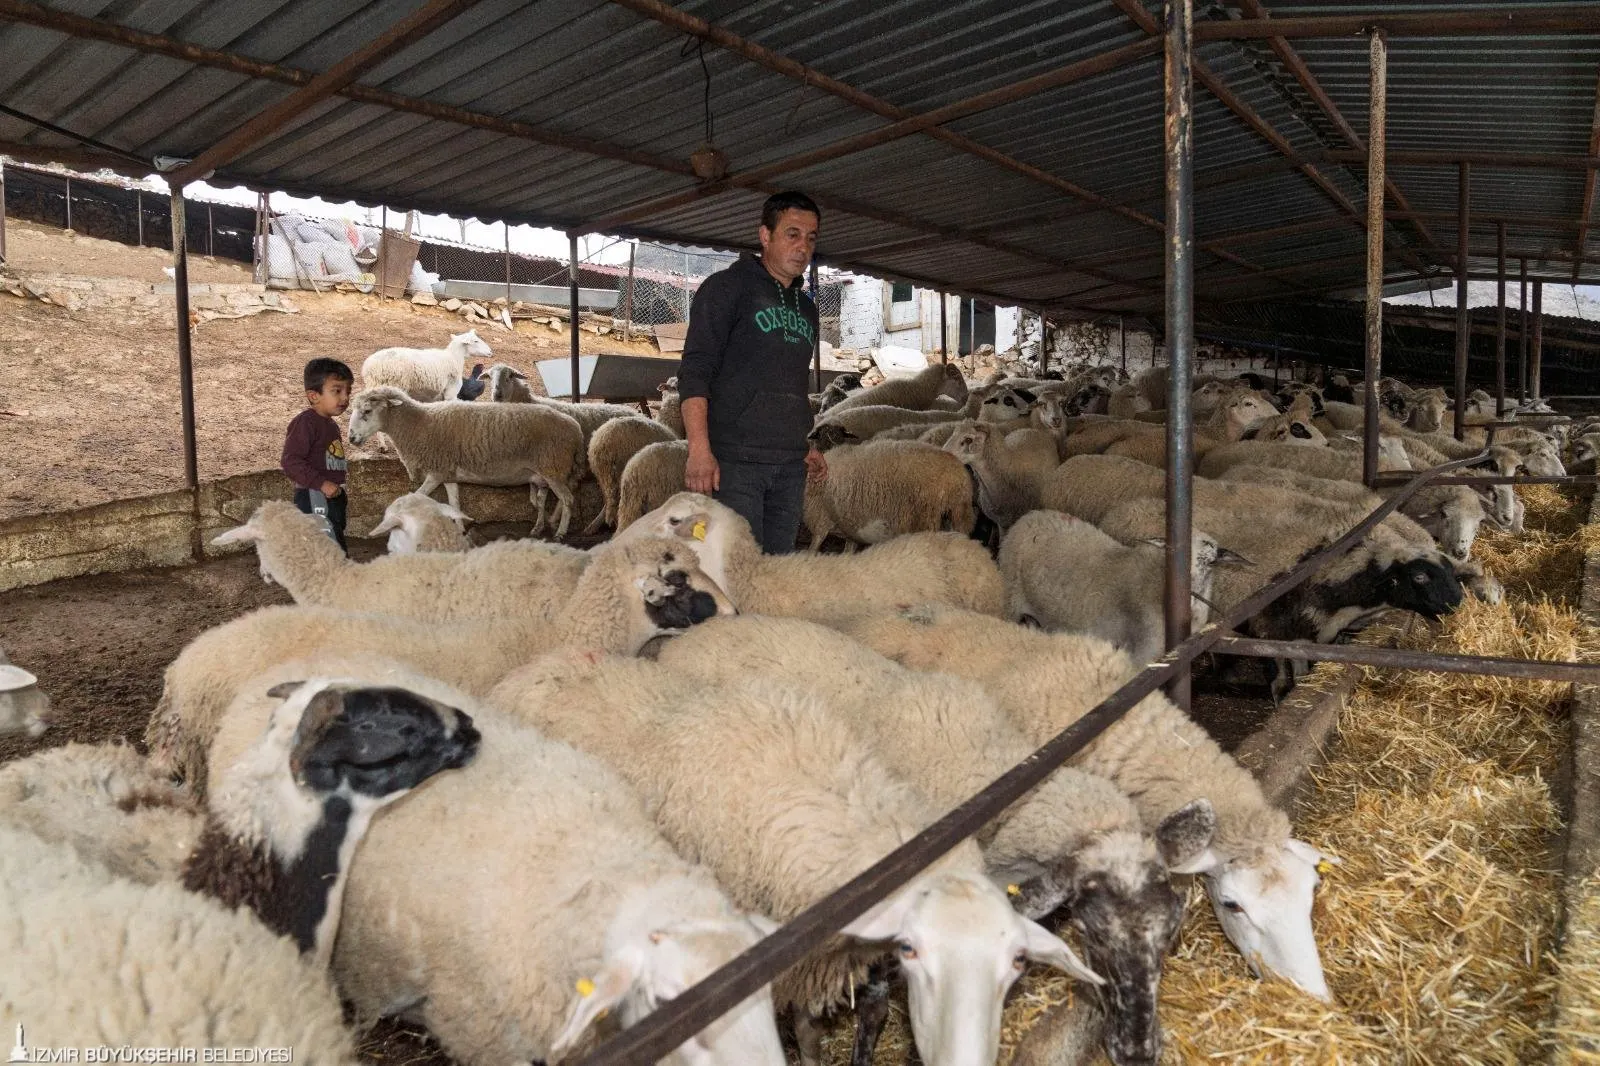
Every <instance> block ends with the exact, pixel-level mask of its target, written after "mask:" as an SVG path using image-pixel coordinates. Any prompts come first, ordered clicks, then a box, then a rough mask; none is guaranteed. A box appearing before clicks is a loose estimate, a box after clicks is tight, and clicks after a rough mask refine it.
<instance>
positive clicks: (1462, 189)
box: [1456, 161, 1472, 440]
mask: <svg viewBox="0 0 1600 1066" xmlns="http://www.w3.org/2000/svg"><path fill="white" fill-rule="evenodd" d="M1457 165H1458V167H1459V169H1458V171H1457V173H1456V440H1462V439H1463V438H1464V437H1465V435H1466V432H1467V425H1466V422H1467V352H1468V350H1469V349H1470V348H1471V345H1472V318H1471V311H1470V310H1469V304H1468V302H1467V230H1468V228H1469V227H1470V226H1471V225H1472V219H1471V217H1470V216H1471V205H1470V204H1469V200H1470V199H1471V193H1472V171H1471V168H1470V167H1469V166H1468V164H1467V163H1466V162H1465V161H1462V162H1461V163H1459V164H1457Z"/></svg>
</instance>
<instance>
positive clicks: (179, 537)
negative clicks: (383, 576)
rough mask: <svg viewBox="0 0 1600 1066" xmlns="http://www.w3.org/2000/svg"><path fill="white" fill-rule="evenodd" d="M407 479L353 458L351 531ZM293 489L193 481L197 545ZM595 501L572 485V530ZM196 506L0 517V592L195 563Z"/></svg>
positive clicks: (473, 494)
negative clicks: (197, 495)
mask: <svg viewBox="0 0 1600 1066" xmlns="http://www.w3.org/2000/svg"><path fill="white" fill-rule="evenodd" d="M410 488H411V485H410V483H409V482H408V481H407V479H406V473H405V468H404V467H403V466H401V465H400V463H399V461H397V460H394V459H357V460H355V461H354V462H353V463H351V466H350V482H349V487H348V491H349V493H350V514H349V531H350V535H351V536H361V535H364V534H365V533H366V532H367V531H368V530H370V529H371V528H372V527H373V526H375V525H377V524H378V520H379V519H380V518H381V517H382V516H383V510H384V508H385V507H387V506H388V505H389V503H390V501H392V500H393V499H394V498H395V497H396V496H399V495H402V494H404V493H406V492H408V491H410ZM291 495H292V487H291V486H290V484H289V482H288V480H287V479H286V478H285V477H284V476H283V474H282V473H281V472H280V471H277V470H262V471H257V472H255V473H251V474H240V475H238V476H236V477H230V478H223V479H222V480H220V481H212V482H207V483H205V484H204V485H202V486H200V498H199V502H198V518H199V528H200V541H201V544H202V550H203V551H204V552H205V553H206V554H207V555H221V554H226V553H227V552H228V551H230V550H232V551H237V550H238V549H218V548H213V547H211V545H210V540H211V538H212V537H214V536H216V535H217V534H218V533H220V532H222V531H223V530H225V529H230V528H232V527H233V526H236V525H239V524H240V523H241V522H243V521H245V520H246V519H248V518H249V517H250V514H251V512H252V511H254V510H255V509H256V507H257V506H258V505H259V504H261V503H263V502H264V501H266V500H286V499H289V498H290V497H291ZM439 495H440V496H441V497H442V495H443V494H442V493H440V494H439ZM552 502H553V501H552ZM461 509H462V510H463V511H465V512H466V513H467V514H469V515H471V516H472V518H473V519H474V520H476V521H479V522H485V523H488V522H495V523H505V522H512V523H516V522H532V521H533V505H532V504H531V503H530V502H529V499H528V493H527V492H526V491H525V490H522V489H498V488H486V487H483V486H479V485H463V486H462V487H461ZM599 509H600V493H599V489H598V487H596V485H595V484H594V482H593V481H587V482H585V483H584V485H583V486H582V488H581V489H580V491H579V495H578V507H577V512H578V513H577V514H576V515H575V516H574V517H573V520H572V522H571V525H570V527H569V534H572V533H577V532H579V531H581V530H582V529H583V527H584V525H586V524H587V523H588V521H589V519H590V518H591V517H593V516H594V514H595V513H596V512H597V511H598V510H599ZM195 512H196V504H195V501H193V500H192V499H191V498H190V494H189V493H188V492H187V491H184V490H179V491H177V492H163V493H158V494H156V495H154V496H140V497H136V498H134V499H129V500H117V501H116V502H114V503H105V504H98V505H96V506H94V507H83V508H79V509H77V510H72V511H55V512H52V513H50V514H40V515H26V516H24V517H21V518H13V519H8V520H5V521H0V591H4V590H6V589H14V588H21V587H23V586H25V585H40V584H43V583H45V582H47V581H55V580H58V579H60V578H66V577H81V576H83V575H85V574H104V573H113V572H116V571H121V570H138V569H141V568H143V567H150V566H181V565H183V564H185V563H188V562H192V561H193V548H192V544H193V542H194V529H195V518H196V513H195Z"/></svg>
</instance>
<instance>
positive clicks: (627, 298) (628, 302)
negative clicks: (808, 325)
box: [622, 241, 820, 341]
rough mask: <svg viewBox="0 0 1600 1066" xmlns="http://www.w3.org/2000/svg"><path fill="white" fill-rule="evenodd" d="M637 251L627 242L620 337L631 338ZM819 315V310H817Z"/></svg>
mask: <svg viewBox="0 0 1600 1066" xmlns="http://www.w3.org/2000/svg"><path fill="white" fill-rule="evenodd" d="M638 251H639V242H638V241H629V242H628V282H627V284H628V287H627V288H626V289H624V290H623V291H622V339H623V340H624V341H632V340H633V257H634V255H635V253H637V252H638ZM819 317H820V311H819Z"/></svg>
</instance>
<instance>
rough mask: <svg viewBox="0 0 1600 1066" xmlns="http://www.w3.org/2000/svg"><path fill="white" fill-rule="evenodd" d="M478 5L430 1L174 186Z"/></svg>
mask: <svg viewBox="0 0 1600 1066" xmlns="http://www.w3.org/2000/svg"><path fill="white" fill-rule="evenodd" d="M477 3H478V0H428V2H427V3H426V4H424V5H422V7H420V8H418V9H417V10H416V11H414V12H412V13H411V14H410V15H407V16H406V17H405V18H403V19H401V20H400V21H399V22H397V23H395V24H394V25H393V26H391V27H389V28H388V29H387V30H385V31H384V32H382V33H380V34H379V35H378V36H377V37H375V38H373V39H372V40H371V41H368V42H367V43H366V44H364V45H362V46H361V47H360V48H357V49H356V50H355V51H354V52H351V53H350V54H349V55H347V56H345V57H344V58H343V59H341V60H339V62H337V63H335V64H334V65H333V66H331V67H329V68H328V69H327V70H325V71H323V72H322V73H321V74H318V75H317V76H316V77H314V78H312V79H311V80H310V81H309V82H307V83H306V84H305V85H303V86H301V87H300V88H299V89H297V90H295V91H294V92H292V93H290V94H289V95H288V96H286V97H284V98H283V99H282V100H279V101H278V102H277V103H275V104H273V105H272V106H271V107H269V108H267V109H266V110H265V111H263V112H261V113H260V114H258V115H256V117H255V118H252V119H250V120H249V121H248V122H246V123H245V124H244V125H242V126H240V127H238V128H237V129H235V130H234V131H233V132H232V133H230V134H228V135H227V136H226V137H224V138H222V140H220V141H218V142H217V143H216V144H214V145H212V146H211V147H210V148H207V149H206V150H205V151H203V152H201V153H200V154H199V155H197V156H195V157H194V159H193V160H192V161H190V162H189V163H187V164H185V165H184V166H182V167H179V168H178V169H177V170H175V171H173V172H172V175H171V179H172V184H173V186H174V187H181V186H183V185H184V184H186V183H187V182H191V181H195V180H196V179H198V178H202V177H205V176H206V175H207V174H210V173H212V172H213V171H215V170H216V169H217V167H219V166H223V165H225V164H227V163H230V162H232V161H233V160H235V159H237V158H239V157H240V156H241V155H243V154H244V153H245V152H248V151H249V150H250V149H252V148H254V147H255V146H256V145H258V144H260V143H261V142H262V141H265V140H267V139H268V138H270V137H271V136H272V135H273V134H275V133H277V132H279V131H280V130H282V129H283V127H284V126H286V125H288V124H289V123H290V122H293V121H294V120H295V119H297V118H299V117H300V116H301V115H303V114H305V113H306V112H307V111H309V110H311V109H312V108H313V107H315V106H317V105H318V104H320V103H321V102H322V101H324V100H326V99H327V98H328V97H330V96H333V95H335V94H336V93H338V91H339V90H340V89H343V88H344V87H345V86H347V85H349V84H351V83H352V82H354V81H355V80H356V79H357V78H359V77H361V75H363V74H365V73H366V72H367V71H369V70H371V69H372V68H373V67H376V66H377V65H378V64H380V63H382V62H383V61H384V60H386V59H388V58H389V57H391V56H393V55H396V54H398V53H400V52H403V51H405V50H406V49H407V48H409V47H411V46H412V45H413V44H416V43H417V42H418V41H420V40H422V39H423V38H424V37H426V36H428V34H430V33H432V32H433V31H434V30H436V29H438V28H439V27H440V26H443V25H444V24H445V23H447V22H449V21H450V20H451V19H453V18H455V17H456V16H457V15H459V14H461V13H462V12H463V11H466V10H467V9H468V8H470V7H472V6H474V5H475V4H477Z"/></svg>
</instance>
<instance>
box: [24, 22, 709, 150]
mask: <svg viewBox="0 0 1600 1066" xmlns="http://www.w3.org/2000/svg"><path fill="white" fill-rule="evenodd" d="M0 19H5V20H7V21H11V22H20V23H23V24H24V25H28V26H38V27H40V28H41V29H47V30H55V31H56V32H58V33H64V34H66V35H67V36H69V37H77V38H81V39H84V40H91V41H104V42H106V43H107V44H116V45H122V46H123V47H126V48H131V49H133V50H134V51H136V52H143V53H145V54H148V55H162V56H167V57H168V58H171V59H178V60H182V61H184V62H186V63H194V64H195V65H197V66H202V67H209V68H211V69H213V70H225V71H228V72H229V73H232V74H239V75H242V76H244V77H247V78H259V79H261V80H263V81H276V82H282V83H283V84H285V85H301V86H304V85H309V84H310V83H311V81H312V80H313V79H314V78H315V77H316V75H315V74H313V73H312V72H311V71H308V70H300V69H299V68H297V67H286V66H282V65H280V64H277V63H266V62H262V61H261V60H256V59H250V58H248V57H247V56H241V55H237V54H235V53H233V52H223V51H219V50H217V49H214V48H202V47H201V46H199V45H196V44H190V43H188V42H187V41H180V40H177V39H176V38H173V37H164V36H162V35H160V34H157V33H146V32H144V31H143V30H135V29H132V28H130V27H127V26H121V25H118V24H116V23H114V22H104V21H102V20H100V19H92V18H85V17H84V16H82V15H74V14H72V13H70V12H67V11H57V10H55V9H53V8H47V7H43V6H41V5H39V4H34V3H29V2H27V0H0ZM338 95H340V96H343V97H344V98H345V99H347V100H354V101H356V102H357V103H361V104H374V105H376V106H378V107H386V108H389V109H390V110H392V111H403V112H406V113H408V114H413V115H420V116H422V117H423V118H430V119H436V120H438V121H440V122H453V123H455V124H457V125H461V126H468V127H471V128H473V129H480V130H487V131H489V132H491V133H500V134H504V135H505V136H507V137H515V138H517V139H518V140H525V141H532V142H534V143H535V144H542V145H545V146H547V147H550V148H562V149H565V150H567V151H572V152H582V153H584V154H586V155H592V156H598V157H599V158H602V159H613V160H616V161H617V162H621V163H633V164H635V165H636V166H641V167H648V168H650V169H652V170H660V171H665V172H668V173H672V174H682V175H684V176H686V177H692V176H693V175H694V169H693V168H692V167H690V166H689V164H688V162H687V161H685V160H682V159H672V158H669V157H667V156H657V155H653V154H651V153H649V152H637V151H634V150H633V149H631V148H624V147H622V146H620V145H614V144H608V143H606V142H604V141H598V140H594V139H593V138H590V137H580V136H576V135H573V134H569V133H559V132H556V131H554V130H546V129H540V128H539V127H537V126H532V125H530V124H528V123H526V122H514V121H511V120H509V119H503V118H499V117H497V116H494V115H486V114H482V113H481V112H477V111H468V110H466V109H465V108H460V107H452V106H450V105H448V104H437V103H433V102H432V101H429V100H421V99H418V98H416V97H412V96H404V95H402V94H400V93H392V92H388V91H386V90H383V89H374V88H371V87H369V86H365V85H355V84H352V85H347V86H345V87H344V88H342V89H340V90H339V93H338ZM52 151H54V150H53V149H52ZM55 158H56V159H57V160H58V161H60V162H64V163H68V162H71V161H70V160H68V159H65V158H64V157H61V156H60V155H59V154H57V155H56V156H55ZM125 165H126V164H124V166H125ZM150 169H154V164H151V168H150ZM146 173H148V171H146ZM137 176H139V177H143V176H144V175H143V174H140V175H137Z"/></svg>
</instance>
